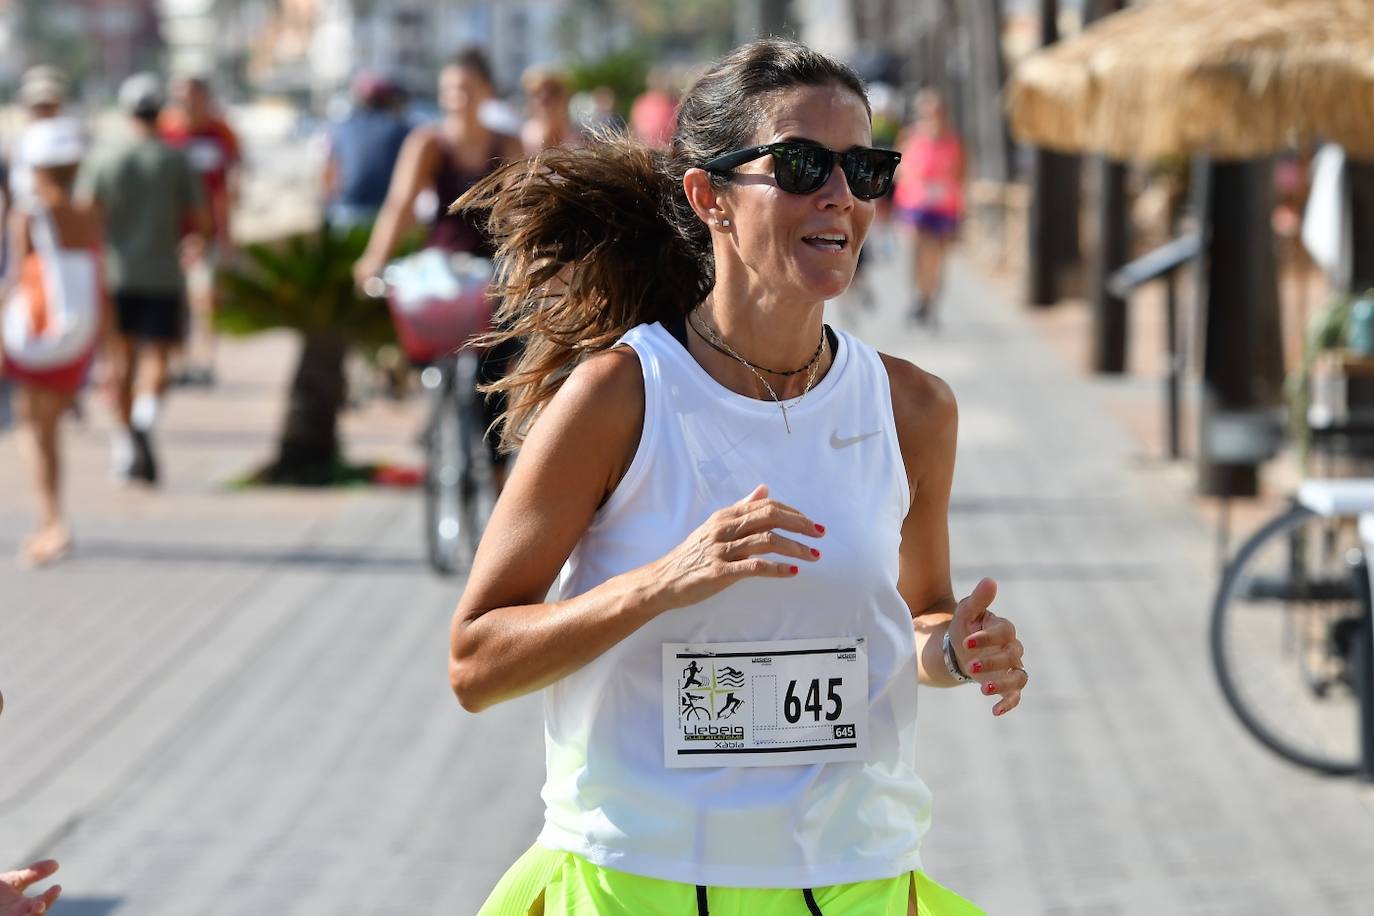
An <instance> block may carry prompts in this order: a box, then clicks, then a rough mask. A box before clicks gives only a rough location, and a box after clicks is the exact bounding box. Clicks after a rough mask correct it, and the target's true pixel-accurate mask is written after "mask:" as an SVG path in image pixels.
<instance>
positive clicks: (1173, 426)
mask: <svg viewBox="0 0 1374 916" xmlns="http://www.w3.org/2000/svg"><path fill="white" fill-rule="evenodd" d="M1164 290H1165V292H1164V336H1165V341H1164V352H1165V354H1166V356H1167V358H1168V360H1169V365H1168V371H1167V373H1166V374H1165V376H1164V397H1165V401H1166V402H1167V404H1168V414H1167V419H1166V421H1165V422H1166V427H1167V428H1166V430H1165V434H1166V438H1167V439H1168V442H1169V459H1170V460H1171V461H1177V460H1178V459H1179V458H1181V457H1182V456H1183V445H1182V442H1181V441H1180V440H1181V436H1180V432H1179V425H1180V422H1181V419H1182V418H1181V416H1180V414H1181V413H1182V405H1183V392H1182V388H1183V368H1184V355H1183V347H1182V346H1181V342H1180V341H1179V339H1178V278H1177V277H1175V276H1174V272H1173V271H1169V275H1168V276H1167V277H1165V278H1164Z"/></svg>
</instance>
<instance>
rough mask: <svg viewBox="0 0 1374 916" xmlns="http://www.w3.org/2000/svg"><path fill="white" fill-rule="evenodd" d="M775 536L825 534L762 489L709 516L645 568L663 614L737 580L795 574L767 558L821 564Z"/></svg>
mask: <svg viewBox="0 0 1374 916" xmlns="http://www.w3.org/2000/svg"><path fill="white" fill-rule="evenodd" d="M779 531H793V532H796V533H797V534H802V535H805V536H807V537H813V538H818V537H822V536H823V535H824V534H825V526H824V525H818V524H816V522H815V521H813V520H812V519H809V518H807V517H806V516H805V515H803V514H802V513H801V512H800V511H799V510H797V509H794V508H792V507H791V506H788V505H784V504H783V503H780V502H778V501H777V500H773V499H769V498H768V487H766V486H764V485H762V484H760V485H759V486H757V487H755V488H754V492H752V493H750V494H749V495H748V496H746V497H745V498H744V499H742V500H740V501H739V502H737V503H735V504H733V505H730V506H726V507H725V508H724V509H721V510H719V511H717V512H713V513H711V516H710V517H709V518H708V519H706V521H705V522H703V523H702V524H701V526H700V527H698V528H697V530H695V531H693V532H692V533H691V534H690V535H689V536H688V537H687V540H685V541H683V542H682V543H681V544H679V545H678V546H677V547H676V548H674V549H673V551H672V552H671V553H669V554H667V555H666V556H664V557H663V558H662V559H661V560H659V561H657V562H656V563H654V564H653V565H652V566H651V567H650V569H651V571H652V574H653V576H654V578H655V581H656V582H657V583H658V587H659V589H660V590H661V594H662V600H663V604H664V607H665V609H672V608H678V607H686V606H687V605H689V604H696V603H697V602H699V601H704V600H706V599H707V598H710V597H711V596H712V595H715V594H716V593H718V592H720V591H722V590H724V589H725V588H727V587H728V586H730V585H733V584H734V583H736V582H738V581H740V580H741V579H746V578H749V577H753V576H763V577H769V578H774V579H790V578H791V577H793V576H795V575H797V574H798V572H799V567H798V565H797V564H796V563H794V562H778V561H775V560H768V559H765V558H764V556H765V555H766V554H780V555H782V556H784V557H795V558H796V559H798V560H804V561H807V562H812V563H814V562H815V561H816V560H818V559H820V556H821V552H820V551H819V550H817V549H816V548H814V547H808V546H807V545H805V544H803V543H801V542H800V541H796V540H793V539H792V538H789V537H784V536H783V535H781V534H779V533H778V532H779Z"/></svg>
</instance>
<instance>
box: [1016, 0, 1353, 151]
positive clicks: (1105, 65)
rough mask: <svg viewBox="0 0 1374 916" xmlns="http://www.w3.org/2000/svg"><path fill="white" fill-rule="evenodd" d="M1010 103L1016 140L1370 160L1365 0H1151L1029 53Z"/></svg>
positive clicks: (1068, 146) (1064, 146)
mask: <svg viewBox="0 0 1374 916" xmlns="http://www.w3.org/2000/svg"><path fill="white" fill-rule="evenodd" d="M1007 105H1008V110H1009V113H1010V115H1011V126H1012V130H1013V132H1014V133H1015V134H1016V135H1017V136H1018V137H1019V138H1020V139H1022V140H1025V141H1027V142H1032V143H1037V144H1040V145H1042V146H1047V147H1050V148H1052V149H1059V150H1064V151H1077V150H1093V151H1098V152H1105V153H1107V154H1108V155H1110V156H1112V157H1114V158H1118V159H1133V158H1142V157H1153V156H1163V155H1172V154H1177V153H1198V152H1201V153H1208V154H1210V155H1212V156H1215V157H1217V158H1222V159H1244V158H1253V157H1256V156H1262V155H1265V154H1268V153H1272V152H1274V151H1276V150H1278V149H1282V148H1284V147H1287V146H1289V145H1291V144H1293V143H1295V142H1303V141H1306V140H1310V139H1327V140H1332V141H1335V142H1337V143H1340V144H1341V145H1342V146H1344V147H1345V148H1346V149H1347V151H1349V152H1350V153H1351V154H1352V155H1354V156H1356V157H1360V158H1371V159H1374V0H1153V2H1147V3H1144V4H1142V5H1140V6H1134V7H1131V8H1130V9H1127V10H1125V11H1123V12H1120V13H1115V14H1113V15H1111V16H1108V17H1106V18H1104V19H1102V20H1099V21H1098V22H1097V23H1095V24H1094V25H1093V26H1092V27H1091V28H1089V29H1087V30H1086V31H1084V32H1083V34H1081V35H1079V36H1077V37H1075V38H1072V39H1069V40H1067V41H1064V42H1061V43H1059V44H1055V45H1052V46H1050V47H1049V48H1046V49H1044V50H1042V51H1038V52H1036V53H1035V54H1032V55H1031V56H1029V57H1027V58H1026V59H1025V60H1024V61H1023V62H1022V63H1021V65H1020V66H1019V67H1017V69H1016V72H1015V73H1014V74H1013V76H1012V80H1011V83H1010V85H1009V87H1008V90H1007Z"/></svg>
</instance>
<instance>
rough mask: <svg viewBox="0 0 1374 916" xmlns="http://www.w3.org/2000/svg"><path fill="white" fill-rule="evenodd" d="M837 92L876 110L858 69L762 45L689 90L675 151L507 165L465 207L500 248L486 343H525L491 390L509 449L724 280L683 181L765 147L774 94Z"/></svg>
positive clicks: (640, 148)
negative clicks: (623, 349)
mask: <svg viewBox="0 0 1374 916" xmlns="http://www.w3.org/2000/svg"><path fill="white" fill-rule="evenodd" d="M828 85H838V86H842V87H844V88H846V89H850V90H852V91H853V92H854V94H855V95H857V96H858V97H859V98H860V99H862V100H863V102H864V105H865V107H867V106H868V99H867V95H866V94H865V92H864V86H863V82H862V81H861V80H860V79H859V77H858V75H857V74H855V73H854V71H853V70H852V69H850V68H849V67H848V66H846V65H845V64H842V63H840V62H838V61H835V60H832V59H831V58H829V57H827V56H825V55H824V54H820V53H819V52H816V51H813V50H811V49H810V48H807V47H806V46H805V45H801V44H798V43H797V42H793V41H784V40H779V39H765V40H761V41H755V42H752V43H750V44H747V45H744V46H742V47H740V48H737V49H736V50H735V51H733V52H731V53H730V54H729V55H728V56H726V57H725V58H724V59H722V60H721V61H719V62H718V63H716V64H715V65H714V66H713V67H712V68H711V69H710V70H709V71H707V73H706V74H705V75H703V76H702V77H701V78H700V79H699V80H697V82H696V84H695V85H693V87H692V88H691V89H690V90H689V91H688V93H687V95H686V96H685V97H684V98H683V100H682V103H681V105H680V107H679V108H678V114H677V128H676V130H675V131H674V134H673V140H672V145H671V146H670V147H669V149H668V150H667V151H663V150H656V149H651V148H649V147H647V146H645V145H643V144H640V143H638V142H636V141H634V140H631V139H628V138H625V137H622V136H616V135H612V134H601V135H598V136H597V137H595V138H593V140H592V142H591V143H589V144H588V145H587V146H585V147H583V148H581V149H572V150H565V149H551V150H546V151H544V152H542V153H540V154H539V155H537V156H535V157H533V158H531V159H527V160H524V161H522V162H516V163H511V164H509V165H506V166H504V167H502V168H500V169H498V170H497V171H496V172H494V173H493V174H492V175H490V176H488V177H487V178H485V179H483V180H482V181H481V182H479V183H478V184H477V185H476V186H475V187H473V188H472V190H470V191H468V192H467V193H466V194H464V195H463V196H462V197H461V198H459V199H458V201H457V202H456V203H454V204H453V207H452V209H453V210H459V209H462V210H474V211H479V212H483V213H484V214H485V219H486V230H487V232H488V233H489V234H490V236H491V237H492V239H493V240H494V241H495V243H496V244H497V255H496V259H497V264H498V273H497V277H496V281H495V285H494V290H493V294H494V295H495V296H496V297H497V298H498V300H499V301H498V304H497V307H496V311H495V316H494V320H493V324H494V325H495V326H496V327H497V328H498V329H499V330H496V331H493V332H492V333H491V334H488V335H486V336H485V337H484V338H483V339H482V340H481V341H480V343H481V344H482V345H486V346H491V345H495V344H497V343H501V342H504V341H507V340H511V339H520V340H523V342H524V352H523V354H522V356H521V357H520V359H519V361H518V362H517V364H516V365H515V366H514V367H513V368H512V369H511V371H509V372H508V373H507V374H506V376H505V377H504V378H502V379H501V380H500V381H497V382H495V383H493V384H491V385H489V386H486V390H487V391H488V392H494V391H504V392H506V393H507V395H508V406H507V408H506V411H505V413H504V414H502V416H501V418H500V419H499V420H498V421H497V422H498V423H499V424H500V427H501V442H502V446H503V448H506V449H508V450H513V449H515V448H516V447H518V446H519V444H520V442H521V441H522V440H523V438H524V435H525V433H526V431H527V430H528V429H529V428H530V425H531V424H532V423H533V422H534V420H535V418H536V417H537V416H538V413H539V411H540V409H541V408H542V407H543V406H544V405H545V404H546V403H548V401H549V400H550V399H551V398H552V397H553V396H554V395H555V394H557V393H558V389H559V387H560V386H561V385H562V384H563V382H564V380H565V379H567V377H568V375H569V373H571V372H572V370H573V369H574V368H575V367H576V366H577V365H578V364H579V363H580V362H581V361H582V360H583V359H585V358H587V357H588V356H590V355H592V354H595V353H599V352H601V351H603V350H606V349H609V348H610V347H611V346H613V345H614V344H615V342H616V341H617V340H619V339H620V337H621V335H623V334H624V333H625V332H626V331H628V330H630V329H631V328H633V327H635V326H636V325H640V324H645V323H648V322H654V321H666V320H669V319H673V318H677V317H680V316H685V315H687V314H688V313H690V312H691V311H692V310H693V309H695V308H696V307H697V306H698V305H700V304H701V302H702V300H704V299H705V298H706V296H707V295H708V294H709V293H710V292H711V289H712V287H713V286H714V285H715V263H714V260H713V256H712V250H711V236H710V230H709V229H708V228H707V226H706V224H705V223H703V222H702V221H701V219H700V218H699V217H698V216H697V214H696V213H695V212H694V211H693V210H692V208H691V205H690V204H688V202H687V196H686V193H685V192H684V190H683V187H682V178H683V175H684V174H685V173H686V172H687V170H688V169H691V168H700V167H701V166H702V165H703V164H704V163H706V162H707V161H709V160H711V159H713V158H715V157H717V156H720V155H722V154H724V153H728V152H731V151H733V150H737V149H741V148H743V147H746V146H748V145H750V144H751V143H752V142H754V135H755V132H756V131H757V129H758V126H759V122H760V119H761V117H762V115H763V113H764V111H765V107H766V104H767V102H768V97H769V96H770V95H772V94H773V93H776V92H780V91H782V90H785V89H789V88H791V87H794V86H828ZM713 180H715V181H717V182H718V183H720V184H724V183H725V182H726V181H728V178H725V177H715V178H713Z"/></svg>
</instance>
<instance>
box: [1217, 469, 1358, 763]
mask: <svg viewBox="0 0 1374 916" xmlns="http://www.w3.org/2000/svg"><path fill="white" fill-rule="evenodd" d="M1371 550H1374V479H1367V480H1365V479H1359V480H1308V481H1304V482H1303V483H1302V484H1301V486H1300V487H1299V488H1298V492H1297V494H1296V496H1295V498H1294V501H1293V505H1292V507H1291V508H1289V509H1287V510H1286V511H1284V512H1281V513H1280V514H1279V515H1278V516H1276V517H1275V518H1273V519H1271V520H1270V521H1269V522H1268V523H1266V524H1265V525H1264V526H1262V527H1261V528H1260V529H1259V530H1258V531H1256V532H1255V533H1254V534H1253V535H1251V536H1250V538H1249V539H1248V540H1247V541H1246V542H1245V543H1244V544H1243V545H1242V546H1241V548H1240V550H1239V551H1237V553H1236V555H1235V557H1234V558H1233V559H1232V560H1231V561H1230V562H1229V563H1227V565H1226V567H1225V569H1224V570H1223V573H1222V577H1221V583H1220V586H1219V587H1218V589H1217V593H1216V597H1215V599H1214V600H1213V603H1212V620H1211V637H1210V639H1211V654H1212V662H1213V666H1214V668H1215V672H1216V676H1217V681H1218V684H1219V685H1220V687H1221V692H1222V695H1223V696H1224V697H1225V698H1226V701H1227V703H1228V704H1229V705H1230V706H1231V708H1232V710H1233V711H1234V712H1235V713H1236V716H1237V717H1238V718H1239V719H1240V721H1241V724H1242V725H1244V726H1245V728H1246V729H1247V730H1248V731H1249V732H1250V733H1251V734H1252V735H1254V737H1255V738H1257V739H1258V740H1259V741H1260V742H1261V743H1262V744H1263V745H1264V746H1266V747H1267V748H1269V749H1270V750H1271V751H1273V752H1274V753H1276V754H1278V755H1279V756H1280V757H1283V758H1284V759H1286V760H1288V761H1290V762H1292V763H1295V764H1297V765H1299V766H1303V767H1306V768H1309V769H1312V770H1315V771H1317V772H1320V773H1325V774H1328V775H1333V776H1360V777H1362V778H1364V779H1367V780H1374V598H1371V583H1370V563H1369V560H1368V558H1369V555H1370V552H1371Z"/></svg>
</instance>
